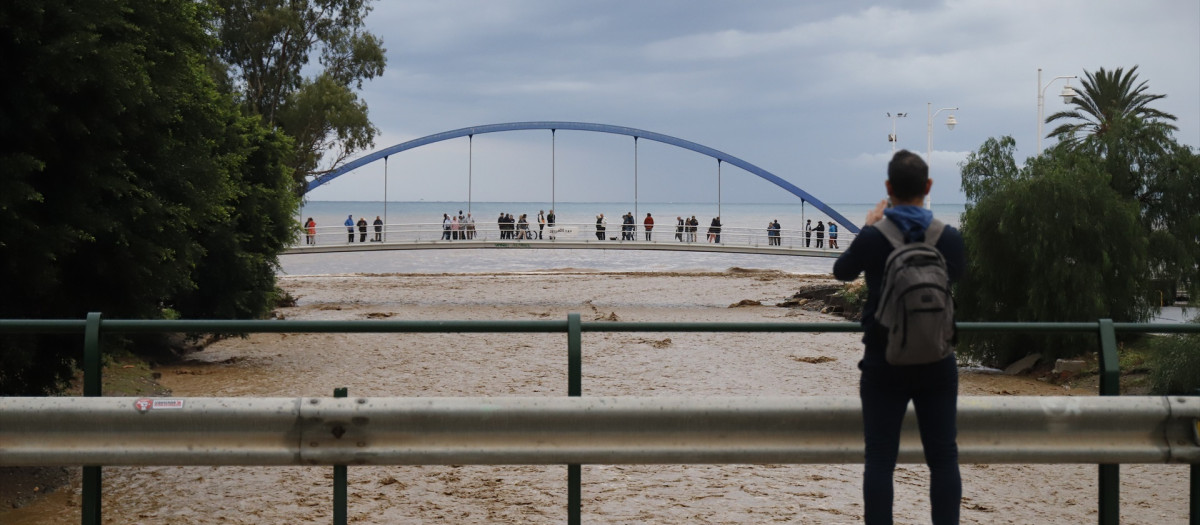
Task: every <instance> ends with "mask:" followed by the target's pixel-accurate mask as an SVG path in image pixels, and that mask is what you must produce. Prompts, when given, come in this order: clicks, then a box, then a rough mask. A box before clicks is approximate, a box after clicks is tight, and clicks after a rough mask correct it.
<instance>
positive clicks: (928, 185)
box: [925, 179, 933, 195]
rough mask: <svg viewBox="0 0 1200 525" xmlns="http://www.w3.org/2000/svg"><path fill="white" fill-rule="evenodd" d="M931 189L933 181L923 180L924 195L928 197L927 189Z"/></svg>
mask: <svg viewBox="0 0 1200 525" xmlns="http://www.w3.org/2000/svg"><path fill="white" fill-rule="evenodd" d="M932 187H933V179H925V194H926V195H929V188H932Z"/></svg>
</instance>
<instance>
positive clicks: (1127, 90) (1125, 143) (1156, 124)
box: [1046, 66, 1177, 197]
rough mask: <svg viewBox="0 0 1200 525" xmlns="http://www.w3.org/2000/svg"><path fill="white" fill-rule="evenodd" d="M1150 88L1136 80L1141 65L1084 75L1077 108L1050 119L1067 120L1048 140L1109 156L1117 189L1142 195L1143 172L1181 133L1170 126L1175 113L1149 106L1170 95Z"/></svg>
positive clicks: (1108, 161) (1047, 120)
mask: <svg viewBox="0 0 1200 525" xmlns="http://www.w3.org/2000/svg"><path fill="white" fill-rule="evenodd" d="M1147 89H1148V86H1147V85H1146V82H1145V81H1142V82H1138V80H1137V66H1133V67H1132V68H1130V69H1129V71H1125V70H1124V69H1123V68H1117V69H1115V70H1113V71H1106V70H1105V69H1104V68H1100V70H1099V71H1096V72H1095V73H1092V72H1087V71H1085V72H1084V79H1083V89H1082V90H1081V91H1080V92H1079V94H1078V95H1077V96H1076V97H1075V99H1074V100H1073V103H1074V104H1075V108H1074V109H1072V110H1069V111H1060V112H1058V113H1055V114H1053V115H1050V116H1049V117H1048V118H1046V122H1047V123H1050V122H1054V121H1056V120H1064V121H1066V122H1065V123H1063V124H1061V125H1059V126H1058V127H1057V128H1054V130H1053V131H1051V132H1050V134H1049V135H1047V137H1048V138H1050V137H1053V138H1057V139H1059V141H1060V142H1061V143H1062V144H1063V145H1065V146H1066V147H1069V148H1072V149H1083V150H1086V151H1088V152H1090V153H1094V154H1096V155H1098V156H1100V157H1102V158H1104V159H1105V164H1106V166H1107V168H1108V171H1109V173H1110V174H1111V175H1112V176H1113V181H1112V185H1113V189H1115V190H1117V191H1118V192H1120V193H1122V194H1124V195H1127V196H1131V197H1137V196H1138V194H1139V193H1140V192H1141V190H1143V185H1144V180H1142V179H1143V178H1144V176H1145V174H1143V173H1140V171H1141V170H1140V168H1141V167H1142V165H1143V164H1145V163H1146V161H1147V160H1148V159H1149V158H1151V157H1156V156H1159V155H1162V154H1163V153H1164V148H1165V147H1166V146H1167V145H1168V144H1170V143H1171V142H1172V139H1171V133H1172V132H1173V131H1175V130H1176V129H1177V128H1176V127H1175V125H1174V124H1171V123H1170V122H1169V121H1172V120H1176V119H1175V115H1172V114H1170V113H1166V112H1163V111H1159V110H1157V109H1154V108H1152V107H1150V104H1151V103H1152V102H1154V101H1156V100H1159V99H1162V98H1166V95H1154V94H1150V93H1146V90H1147Z"/></svg>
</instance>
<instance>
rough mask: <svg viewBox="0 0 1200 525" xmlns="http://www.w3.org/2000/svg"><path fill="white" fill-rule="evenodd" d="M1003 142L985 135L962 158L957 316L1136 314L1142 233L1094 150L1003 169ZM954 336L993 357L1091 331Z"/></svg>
mask: <svg viewBox="0 0 1200 525" xmlns="http://www.w3.org/2000/svg"><path fill="white" fill-rule="evenodd" d="M1012 145H1013V142H1012V139H1011V137H1002V138H1001V139H999V140H996V139H989V140H988V142H986V143H985V144H984V146H983V147H982V148H980V150H979V151H978V152H975V153H972V154H971V155H968V157H967V159H966V161H965V162H964V163H963V165H962V169H963V174H964V184H963V186H964V188H970V189H969V190H968V196H969V198H970V199H971V201H972V202H971V203H969V204H968V206H967V210H966V213H964V214H963V219H962V231H963V236H964V241H965V243H966V248H967V260H968V265H969V266H968V270H967V275H966V277H965V278H964V279H963V280H962V281H961V282H959V284H958V288H957V292H958V294H957V297H958V306H959V316H960V318H962V319H970V320H973V321H976V320H977V321H1094V320H1096V319H1099V318H1104V317H1109V318H1113V319H1116V320H1120V321H1141V320H1145V319H1146V317H1147V314H1148V312H1149V310H1150V305H1149V304H1148V303H1147V300H1146V297H1147V295H1146V286H1147V284H1146V273H1147V264H1146V253H1147V244H1148V243H1147V239H1146V237H1145V235H1144V232H1143V230H1142V229H1141V227H1140V222H1139V218H1138V207H1137V205H1136V204H1135V203H1133V202H1131V201H1129V200H1128V199H1123V198H1122V197H1121V196H1120V195H1119V194H1118V193H1116V192H1115V191H1113V190H1112V189H1111V188H1110V187H1109V185H1108V180H1107V176H1106V174H1105V173H1104V171H1103V169H1102V166H1101V164H1100V162H1099V161H1098V159H1095V158H1094V157H1091V156H1088V155H1085V154H1082V153H1079V152H1075V151H1073V150H1071V149H1069V148H1066V147H1059V148H1056V149H1053V150H1051V151H1050V152H1049V153H1048V154H1047V155H1043V156H1041V157H1038V158H1035V159H1031V161H1030V162H1029V163H1027V164H1026V166H1025V167H1024V168H1022V169H1021V170H1019V171H1013V170H1012V167H1013V166H1015V162H1014V161H1013V159H1012V158H1011V156H1012V151H1013V148H1012V147H1011V146H1012ZM1034 174H1036V175H1034ZM968 178H970V180H971V181H974V182H973V185H968V184H967V182H968ZM978 181H983V182H984V183H982V184H981V183H979V182H978ZM963 343H964V344H963V345H961V346H960V351H961V352H962V353H964V354H965V355H969V356H971V357H974V358H976V359H979V360H980V361H981V362H983V363H985V364H988V365H993V366H1001V365H1006V364H1008V363H1009V362H1011V361H1013V360H1015V359H1017V358H1020V357H1022V356H1023V355H1025V354H1026V353H1031V352H1041V353H1042V354H1043V355H1045V356H1047V357H1049V358H1054V357H1061V356H1070V355H1076V354H1079V353H1083V352H1085V351H1090V350H1091V349H1094V347H1095V341H1094V337H1091V338H1090V339H1089V338H1088V337H1078V336H1076V337H1069V336H1046V335H1033V334H1004V335H996V334H982V335H978V336H977V335H974V334H964V336H963Z"/></svg>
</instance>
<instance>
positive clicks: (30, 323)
mask: <svg viewBox="0 0 1200 525" xmlns="http://www.w3.org/2000/svg"><path fill="white" fill-rule="evenodd" d="M957 327H958V330H959V331H962V332H1024V333H1080V334H1086V333H1093V334H1097V335H1098V337H1099V350H1100V352H1099V355H1100V369H1101V372H1100V395H1102V396H1116V395H1120V385H1119V378H1120V375H1119V373H1120V370H1119V365H1118V358H1117V342H1116V341H1117V339H1116V334H1117V332H1125V333H1160V334H1161V333H1200V324H1146V323H1114V322H1113V321H1112V320H1109V319H1101V320H1099V321H1097V322H1087V323H1084V322H1079V323H973V322H963V323H958V324H957ZM861 330H862V327H861V326H860V325H859V324H857V323H727V322H714V323H673V322H586V323H585V322H582V321H581V319H580V316H579V314H569V315H568V316H567V319H566V320H565V321H236V320H211V321H207V320H174V321H170V320H115V319H114V320H102V318H101V315H100V314H99V313H96V312H93V313H89V314H88V315H87V318H86V319H84V320H73V319H59V320H30V319H9V320H0V334H6V333H7V334H12V333H25V334H79V333H82V334H84V360H83V367H82V368H83V371H84V388H83V390H84V395H85V396H89V397H94V396H100V395H101V386H100V380H101V341H102V336H103V335H104V334H139V333H141V334H145V333H564V332H565V333H566V334H567V356H568V358H567V368H568V389H567V391H568V396H572V397H578V396H581V395H582V384H583V383H582V376H583V373H582V354H583V352H582V346H583V337H582V334H583V332H610V333H612V332H740V333H749V332H774V333H782V332H859V331H861ZM345 395H346V390H345V389H337V390H336V391H335V397H345ZM345 469H346V467H345V466H338V467H335V474H334V480H335V482H334V501H335V504H334V513H333V514H334V522H335V523H337V524H342V523H345V522H346V516H347V513H346V471H345ZM1119 477H1120V471H1119V466H1118V465H1100V466H1099V522H1100V523H1101V525H1109V524H1116V523H1118V522H1119V518H1120V511H1119ZM567 480H568V481H567V482H568V492H567V508H568V523H571V524H578V523H580V507H581V491H580V486H581V475H580V465H568V467H567ZM1190 485H1191V487H1190V488H1191V491H1190V500H1189V513H1190V523H1192V524H1193V525H1200V465H1196V464H1193V465H1192V466H1191V483H1190ZM100 486H101V470H100V467H99V466H85V467H84V473H83V501H82V505H83V509H82V510H83V512H82V523H84V524H85V525H99V524H100V512H101V501H100V496H101V494H100Z"/></svg>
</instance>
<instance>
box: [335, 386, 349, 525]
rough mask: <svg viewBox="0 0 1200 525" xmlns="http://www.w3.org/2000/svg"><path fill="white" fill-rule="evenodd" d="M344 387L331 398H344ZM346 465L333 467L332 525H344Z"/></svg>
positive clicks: (338, 389)
mask: <svg viewBox="0 0 1200 525" xmlns="http://www.w3.org/2000/svg"><path fill="white" fill-rule="evenodd" d="M346 393H347V391H346V387H341V388H335V389H333V397H346ZM346 519H347V517H346V465H334V467H333V525H346Z"/></svg>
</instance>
